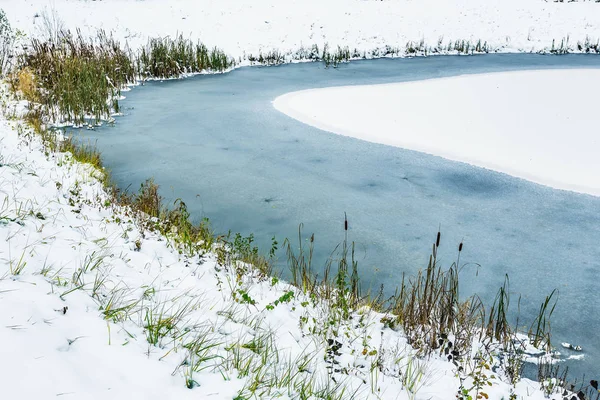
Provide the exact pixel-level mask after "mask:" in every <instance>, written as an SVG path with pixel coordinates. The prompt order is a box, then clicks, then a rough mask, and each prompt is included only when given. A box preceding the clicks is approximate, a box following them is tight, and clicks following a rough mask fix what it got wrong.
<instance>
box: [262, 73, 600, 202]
mask: <svg viewBox="0 0 600 400" xmlns="http://www.w3.org/2000/svg"><path fill="white" fill-rule="evenodd" d="M599 90H600V70H594V69H587V70H586V69H577V70H549V71H548V70H546V71H526V72H509V73H493V74H481V75H468V76H459V77H453V78H444V79H432V80H426V81H419V82H409V83H398V84H386V85H373V86H351V87H335V88H326V89H315V90H306V91H300V92H293V93H288V94H285V95H283V96H280V97H278V98H277V99H275V101H274V106H275V107H276V108H277V109H278V110H280V111H282V112H284V113H286V114H287V115H289V116H291V117H293V118H295V119H298V120H300V121H302V122H304V123H307V124H309V125H312V126H315V127H317V128H320V129H323V130H326V131H330V132H334V133H337V134H341V135H345V136H351V137H355V138H358V139H362V140H367V141H370V142H375V143H382V144H386V145H390V146H397V147H403V148H407V149H411V150H417V151H421V152H425V153H429V154H434V155H438V156H441V157H444V158H448V159H450V160H455V161H462V162H467V163H470V164H473V165H476V166H479V167H484V168H489V169H492V170H495V171H499V172H504V173H507V174H510V175H513V176H516V177H519V178H524V179H527V180H530V181H533V182H537V183H540V184H544V185H548V186H552V187H555V188H558V189H566V190H573V191H577V192H582V193H589V194H592V195H596V196H600V158H599V157H598V147H599V145H600V138H599V137H598V114H597V106H596V102H595V100H594V97H595V93H597V92H598V91H599Z"/></svg>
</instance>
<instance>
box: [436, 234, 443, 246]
mask: <svg viewBox="0 0 600 400" xmlns="http://www.w3.org/2000/svg"><path fill="white" fill-rule="evenodd" d="M441 237H442V234H441V233H440V231H438V234H437V238H436V239H435V247H440V239H441Z"/></svg>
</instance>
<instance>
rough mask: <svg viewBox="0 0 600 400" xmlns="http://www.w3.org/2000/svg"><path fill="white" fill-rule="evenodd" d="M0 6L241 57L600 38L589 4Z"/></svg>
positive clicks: (354, 0)
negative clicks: (313, 49)
mask: <svg viewBox="0 0 600 400" xmlns="http://www.w3.org/2000/svg"><path fill="white" fill-rule="evenodd" d="M0 8H3V9H4V10H5V11H6V13H7V15H8V17H9V19H10V21H11V24H12V25H13V27H15V28H18V29H21V30H22V31H24V32H25V33H28V34H30V33H35V32H40V31H45V30H46V27H45V25H46V24H45V21H44V18H43V15H44V10H47V12H46V15H49V16H52V15H54V13H53V12H52V11H53V10H54V11H55V12H56V14H55V15H56V16H57V17H58V20H62V21H64V25H65V26H66V27H67V28H70V29H73V30H74V29H75V28H81V29H82V31H83V32H84V33H90V32H91V33H95V31H96V30H97V29H98V28H101V29H104V30H106V31H107V32H111V33H114V34H115V36H116V37H117V38H119V39H120V40H122V41H127V42H128V43H129V45H130V47H131V48H132V49H137V48H139V46H141V45H142V44H145V42H146V40H147V38H148V37H157V36H167V35H171V36H173V35H175V34H176V33H181V34H183V35H184V36H189V37H190V38H191V39H193V40H196V39H201V40H202V41H204V42H205V43H206V44H208V45H209V46H218V47H220V48H221V49H223V50H224V51H225V52H226V53H228V54H229V55H231V56H234V57H236V58H238V57H242V58H243V57H244V55H247V54H254V55H258V53H259V52H261V51H262V52H263V53H266V52H269V51H271V50H274V49H276V50H278V51H280V52H283V53H285V52H288V51H291V52H293V51H297V50H298V49H299V48H300V47H302V46H304V47H310V46H312V45H313V44H317V45H319V46H320V48H322V47H323V45H324V44H325V43H328V44H329V46H330V48H335V47H336V46H338V45H339V46H342V47H343V46H348V47H349V48H350V49H351V50H353V49H355V48H356V49H358V50H359V51H360V52H361V53H362V52H367V54H369V52H370V51H371V50H374V49H377V48H379V49H382V48H383V47H384V46H392V47H400V48H402V49H404V48H405V46H406V44H407V42H413V43H415V44H418V43H421V42H423V44H424V46H427V47H432V48H435V47H437V46H438V43H439V41H440V40H441V41H442V43H443V45H444V46H445V45H446V44H447V43H449V42H452V41H456V40H469V41H471V42H472V44H473V45H474V44H475V43H477V42H478V41H479V40H481V43H487V45H488V46H489V47H490V48H491V49H493V50H500V51H512V52H515V51H516V52H521V51H522V52H531V51H533V52H537V51H549V50H550V49H551V48H552V42H553V40H554V41H555V46H556V47H557V48H558V47H560V46H561V41H562V40H563V39H564V40H566V39H567V38H568V39H569V43H568V45H569V46H570V47H571V50H574V51H577V47H576V45H577V42H578V41H579V42H584V41H585V40H586V39H587V38H590V40H591V41H592V42H593V43H596V41H597V39H599V38H600V4H598V3H596V2H593V1H578V2H564V3H562V2H560V3H559V2H553V1H543V0H506V1H498V2H489V1H477V0H453V1H439V0H422V1H412V0H386V1H364V0H327V1H321V0H284V1H278V2H273V1H271V0H256V1H252V2H241V1H235V0H227V1H221V0H169V1H164V0H144V1H140V0H102V1H77V0H18V1H15V0H0ZM46 21H48V19H46ZM49 21H50V25H53V24H54V23H55V22H56V20H55V19H53V18H50V19H49ZM565 45H566V43H565Z"/></svg>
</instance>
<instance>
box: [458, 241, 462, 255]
mask: <svg viewBox="0 0 600 400" xmlns="http://www.w3.org/2000/svg"><path fill="white" fill-rule="evenodd" d="M462 247H463V242H460V244H459V245H458V252H459V253H460V252H461V251H462Z"/></svg>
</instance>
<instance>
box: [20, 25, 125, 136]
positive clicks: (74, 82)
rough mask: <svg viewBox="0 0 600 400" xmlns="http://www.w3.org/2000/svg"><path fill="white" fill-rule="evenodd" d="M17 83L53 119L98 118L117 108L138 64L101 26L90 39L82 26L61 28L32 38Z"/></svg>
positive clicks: (22, 60) (107, 115) (78, 122)
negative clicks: (50, 36)
mask: <svg viewBox="0 0 600 400" xmlns="http://www.w3.org/2000/svg"><path fill="white" fill-rule="evenodd" d="M20 71H26V73H22V72H21V73H19V74H18V75H17V80H18V82H17V85H18V87H21V88H23V87H26V86H27V85H31V82H33V85H34V87H35V89H36V90H35V91H33V90H21V92H22V93H23V94H24V95H25V96H26V97H27V100H29V101H30V102H32V103H35V104H38V105H39V106H40V107H41V108H42V109H43V110H44V114H46V115H47V116H48V117H49V118H50V119H51V120H54V121H60V120H62V121H68V122H72V123H74V124H76V125H82V124H84V123H85V122H86V121H92V122H94V123H99V122H100V121H101V120H102V119H106V118H108V117H110V114H111V113H112V112H113V111H116V112H118V111H119V107H118V98H119V96H120V94H121V89H122V88H123V87H124V86H125V85H126V84H128V83H133V82H134V80H135V69H134V65H133V63H132V62H131V59H130V57H129V55H128V54H127V53H126V52H125V51H124V50H122V48H121V46H120V44H119V42H117V41H116V40H115V39H114V38H113V37H112V36H108V35H107V34H106V33H104V32H103V31H99V32H98V34H97V36H96V37H95V38H92V39H87V38H84V37H83V36H82V34H81V32H80V31H78V32H77V33H76V34H72V33H71V32H69V31H61V32H60V33H59V35H58V36H57V38H56V39H46V40H41V39H36V38H33V39H32V40H31V50H30V51H29V52H27V53H26V54H25V55H24V56H23V57H22V59H21V61H20Z"/></svg>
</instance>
